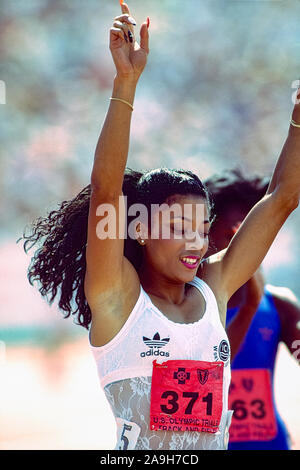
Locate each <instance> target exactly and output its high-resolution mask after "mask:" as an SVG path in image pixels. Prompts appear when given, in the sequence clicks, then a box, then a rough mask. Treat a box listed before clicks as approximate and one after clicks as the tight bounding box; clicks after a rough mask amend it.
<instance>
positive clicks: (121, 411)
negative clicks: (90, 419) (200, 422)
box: [91, 277, 232, 450]
mask: <svg viewBox="0 0 300 470" xmlns="http://www.w3.org/2000/svg"><path fill="white" fill-rule="evenodd" d="M189 284H191V285H193V286H194V287H196V288H197V289H199V291H200V292H201V294H202V296H203V297H204V299H205V302H206V309H205V312H204V315H203V316H202V318H201V319H200V320H198V321H197V322H194V323H187V324H185V323H175V322H173V321H171V320H169V319H168V318H167V317H166V316H165V315H164V314H163V313H162V312H161V311H160V310H159V309H158V308H157V307H156V306H155V305H154V304H153V303H152V301H151V299H150V297H149V296H148V294H147V293H146V292H145V291H144V289H143V288H142V286H141V290H140V295H139V298H138V300H137V302H136V304H135V306H134V308H133V310H132V312H131V314H130V315H129V317H128V319H127V321H126V323H125V324H124V325H123V327H122V328H121V330H120V331H119V332H118V334H117V335H116V336H115V337H114V338H113V339H112V340H111V341H110V342H109V343H107V344H106V345H104V346H101V347H94V346H92V345H91V349H92V352H93V355H94V357H95V360H96V364H97V370H98V375H99V379H100V383H101V385H102V387H103V389H104V392H105V394H106V397H107V399H108V401H109V403H110V406H111V408H112V410H113V413H114V416H115V418H116V422H117V444H116V447H115V449H116V450H125V449H128V450H131V449H149V450H157V449H164V450H165V449H167V450H168V449H170V450H198V449H227V444H228V429H229V426H230V422H231V416H232V412H231V411H228V389H229V384H230V379H231V375H230V347H229V341H228V337H227V335H226V332H225V329H224V327H223V325H222V323H221V321H220V316H219V310H218V306H217V302H216V298H215V296H214V294H213V292H212V290H211V289H210V287H209V286H208V285H207V284H206V283H205V282H204V281H203V280H201V279H199V278H197V277H195V278H194V279H193V281H191V282H190V283H189ZM154 360H156V362H157V363H162V362H165V361H168V360H196V361H209V362H216V361H222V362H223V363H224V375H223V409H222V417H221V423H220V427H219V432H217V433H206V432H198V431H176V432H174V431H162V430H159V431H152V430H151V429H150V426H149V416H150V392H151V377H152V367H153V365H152V363H153V361H154Z"/></svg>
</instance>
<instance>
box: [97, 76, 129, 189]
mask: <svg viewBox="0 0 300 470" xmlns="http://www.w3.org/2000/svg"><path fill="white" fill-rule="evenodd" d="M136 85H137V82H136V81H135V80H133V79H124V78H123V79H120V78H119V77H117V76H116V77H115V78H114V86H113V92H112V97H114V98H120V99H122V100H125V101H127V102H129V103H130V104H132V105H133V102H134V97H135V91H136ZM131 117H132V109H131V108H130V106H128V105H127V104H125V103H123V102H121V101H115V100H111V101H110V105H109V109H108V112H107V115H106V118H105V121H104V124H103V127H102V131H101V134H100V137H99V140H98V143H97V147H96V151H95V157H94V164H93V169H92V175H91V184H92V185H93V186H96V187H98V188H100V189H101V191H103V194H108V195H110V194H111V195H114V194H116V193H120V191H121V189H122V183H123V176H124V170H125V167H126V163H127V157H128V150H129V137H130V124H131Z"/></svg>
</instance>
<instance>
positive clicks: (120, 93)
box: [112, 75, 137, 104]
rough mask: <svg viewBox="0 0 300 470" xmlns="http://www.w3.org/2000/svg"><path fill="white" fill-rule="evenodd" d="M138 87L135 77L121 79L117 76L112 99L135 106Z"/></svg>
mask: <svg viewBox="0 0 300 470" xmlns="http://www.w3.org/2000/svg"><path fill="white" fill-rule="evenodd" d="M136 86H137V80H135V79H134V78H133V77H119V76H118V75H116V76H115V78H114V86H113V91H112V97H114V98H121V99H123V100H126V101H128V102H129V103H131V104H133V101H134V96H135V90H136Z"/></svg>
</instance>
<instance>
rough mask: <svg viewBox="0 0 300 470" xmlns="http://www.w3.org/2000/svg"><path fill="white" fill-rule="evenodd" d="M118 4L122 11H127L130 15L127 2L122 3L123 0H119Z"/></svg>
mask: <svg viewBox="0 0 300 470" xmlns="http://www.w3.org/2000/svg"><path fill="white" fill-rule="evenodd" d="M120 5H121V10H122V13H129V15H130V11H129V8H128V5H127V3H124V0H120Z"/></svg>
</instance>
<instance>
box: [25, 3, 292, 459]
mask: <svg viewBox="0 0 300 470" xmlns="http://www.w3.org/2000/svg"><path fill="white" fill-rule="evenodd" d="M121 8H122V14H121V15H120V16H117V17H116V18H115V19H114V23H113V27H112V28H111V29H110V51H111V54H112V58H113V61H114V63H115V66H116V75H115V77H114V84H113V93H112V99H111V101H110V105H109V109H108V113H107V115H106V119H105V122H104V124H103V128H102V131H101V134H100V137H99V141H98V144H97V147H96V152H95V158H94V164H93V169H92V174H91V181H90V184H89V185H88V186H87V187H86V188H84V189H83V190H82V191H81V193H80V194H78V195H77V196H76V197H75V198H74V199H73V200H71V201H65V202H64V203H63V204H62V206H61V207H60V209H59V210H58V211H53V212H52V213H50V214H49V216H48V217H47V218H46V219H39V220H38V221H37V223H36V224H35V226H34V232H33V234H32V235H31V236H29V237H27V238H28V240H27V241H26V242H25V243H27V242H33V243H35V242H36V241H38V240H39V239H40V238H42V237H44V238H45V240H44V243H43V246H42V248H41V249H39V250H38V251H37V252H36V255H35V257H34V259H33V264H32V266H31V268H30V270H29V280H30V281H31V282H32V281H33V280H35V279H38V280H39V281H40V282H41V284H42V287H41V288H40V292H41V293H42V295H46V294H47V293H49V292H50V293H51V294H52V297H51V299H50V301H52V300H53V299H54V298H55V296H56V294H57V291H58V289H60V292H61V295H60V300H59V307H60V308H61V309H63V310H64V311H65V312H66V316H69V315H70V314H71V313H72V314H77V313H78V320H79V324H80V325H83V326H85V327H86V328H89V327H90V342H91V345H92V351H93V353H94V356H95V359H96V363H97V368H98V373H99V377H100V381H101V384H102V387H103V388H104V390H105V393H106V396H107V398H108V400H109V402H110V404H111V407H112V409H113V412H114V414H115V417H116V422H117V444H116V449H122V450H125V449H182V450H183V449H226V448H227V440H228V428H229V424H230V419H231V415H232V412H231V411H230V410H228V406H227V401H228V388H229V384H230V351H229V344H228V338H227V335H226V332H225V328H224V327H225V322H226V310H227V302H228V299H229V298H230V297H231V296H232V295H233V293H234V292H235V291H236V290H237V289H239V288H240V287H241V286H242V285H243V284H244V283H245V282H246V281H247V280H248V279H249V278H250V277H251V276H252V275H253V273H254V272H255V271H256V270H257V268H258V266H259V265H260V264H261V262H262V260H263V258H264V257H265V255H266V253H267V251H268V249H269V247H270V245H271V243H272V242H273V240H274V238H275V236H276V234H277V233H278V231H279V229H280V227H281V226H282V224H283V223H284V222H285V220H286V219H287V217H288V216H289V214H290V213H291V212H292V211H293V210H294V209H295V208H296V207H297V205H298V202H299V192H300V159H299V154H300V129H299V128H297V127H295V124H293V125H291V126H290V130H289V134H288V137H287V140H286V143H285V145H284V148H283V150H282V153H281V156H280V158H279V160H278V164H277V166H276V168H275V171H274V175H273V177H272V180H271V183H270V186H269V188H268V191H267V194H266V196H265V197H263V198H262V200H261V201H260V202H259V203H258V204H257V205H256V206H255V207H254V209H253V210H252V211H251V212H250V214H249V215H248V217H247V218H246V219H245V221H244V222H243V224H242V225H241V227H240V228H239V230H238V232H237V233H236V235H235V236H234V238H233V239H232V241H231V243H230V245H229V246H228V248H227V249H225V250H223V251H222V252H220V253H217V254H215V255H213V256H211V257H209V258H208V259H205V258H204V257H205V254H206V251H207V248H208V232H209V227H210V222H211V212H210V204H209V198H208V196H207V191H206V189H205V187H204V185H203V184H202V183H201V181H200V180H199V178H198V177H197V176H195V175H194V174H193V173H191V172H189V171H184V170H177V171H176V170H168V169H158V170H152V171H148V172H134V171H129V170H126V162H127V155H128V147H129V135H130V123H131V116H132V111H133V102H134V96H135V91H136V87H137V83H138V81H139V79H140V76H141V75H142V72H143V70H144V68H145V66H146V62H147V56H148V53H149V31H148V27H147V26H148V25H149V21H148V22H145V23H143V24H142V26H141V28H140V44H138V42H137V41H136V39H135V35H134V26H135V21H134V19H132V17H131V14H130V11H129V8H128V6H127V4H123V5H122V6H121ZM292 117H293V120H294V121H295V122H298V123H300V106H299V105H296V106H295V108H294V111H293V116H292ZM125 196H126V197H127V199H126V198H125ZM133 204H138V208H139V210H141V212H143V210H142V209H146V215H145V213H143V216H141V217H139V218H138V219H134V216H135V215H136V212H135V211H136V207H137V206H133ZM163 204H164V205H163ZM162 205H163V206H162ZM174 206H176V210H175V209H174ZM127 208H128V211H127ZM173 209H174V210H173ZM152 210H153V212H152ZM127 212H128V218H127ZM126 219H127V222H126ZM166 220H167V221H166ZM183 225H184V229H183V228H182V226H183ZM127 229H128V230H127ZM131 229H132V230H131ZM130 231H131V233H130V234H129V236H127V235H128V234H127V232H130ZM105 232H107V233H105ZM25 238H26V237H25ZM197 272H198V276H199V277H198V276H196V273H197ZM74 291H75V294H76V295H75V298H74ZM73 298H74V300H75V302H76V304H77V309H76V310H75V311H74V304H73V305H71V302H72V300H73Z"/></svg>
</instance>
